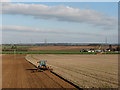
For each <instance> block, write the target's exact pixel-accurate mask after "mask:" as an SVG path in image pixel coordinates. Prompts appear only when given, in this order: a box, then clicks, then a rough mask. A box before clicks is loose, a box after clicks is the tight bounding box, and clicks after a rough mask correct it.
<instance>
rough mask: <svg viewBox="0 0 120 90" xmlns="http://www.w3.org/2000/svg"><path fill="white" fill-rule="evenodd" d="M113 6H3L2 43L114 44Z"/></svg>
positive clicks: (114, 20) (27, 4) (48, 4)
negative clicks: (106, 42)
mask: <svg viewBox="0 0 120 90" xmlns="http://www.w3.org/2000/svg"><path fill="white" fill-rule="evenodd" d="M117 9H118V6H117V2H103V3H100V2H98V3H94V2H91V3H88V2H86V3H83V2H77V3H74V2H71V3H70V2H66V3H65V2H63V3H58V2H57V3H54V2H51V3H3V4H2V31H3V33H2V37H3V38H2V39H3V40H2V42H3V43H41V42H44V41H45V39H46V40H47V42H48V43H49V42H53V43H57V42H61V43H92V42H94V43H98V42H99V43H104V42H105V40H106V38H107V41H108V43H117V38H118V35H117V34H118V29H117V18H118V12H117Z"/></svg>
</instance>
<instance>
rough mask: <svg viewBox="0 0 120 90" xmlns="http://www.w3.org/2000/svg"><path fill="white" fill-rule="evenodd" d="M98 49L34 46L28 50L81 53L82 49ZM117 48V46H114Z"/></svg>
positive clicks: (103, 47)
mask: <svg viewBox="0 0 120 90" xmlns="http://www.w3.org/2000/svg"><path fill="white" fill-rule="evenodd" d="M90 48H94V49H98V48H99V47H98V46H34V47H30V48H28V49H29V50H32V51H80V50H81V49H90ZM101 48H102V49H107V48H109V46H102V47H101ZM113 48H116V46H113Z"/></svg>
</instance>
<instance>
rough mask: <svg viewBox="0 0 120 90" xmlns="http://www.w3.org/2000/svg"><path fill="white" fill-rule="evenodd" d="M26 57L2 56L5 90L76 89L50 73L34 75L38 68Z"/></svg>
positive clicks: (15, 55) (3, 85)
mask: <svg viewBox="0 0 120 90" xmlns="http://www.w3.org/2000/svg"><path fill="white" fill-rule="evenodd" d="M25 56H26V55H24V54H21V55H19V54H11V55H10V54H6V55H5V54H4V55H3V56H2V88H3V90H4V88H11V90H19V89H12V88H75V87H73V86H72V85H71V84H69V83H67V82H65V81H64V80H62V79H60V78H59V77H57V76H55V75H54V74H52V73H50V72H49V71H44V72H34V73H33V72H32V71H33V69H36V68H35V67H34V66H33V65H32V64H30V63H29V62H28V61H26V60H25ZM5 90H6V89H5ZM7 90H8V89H7ZM22 90H23V89H22ZM32 90H33V89H32Z"/></svg>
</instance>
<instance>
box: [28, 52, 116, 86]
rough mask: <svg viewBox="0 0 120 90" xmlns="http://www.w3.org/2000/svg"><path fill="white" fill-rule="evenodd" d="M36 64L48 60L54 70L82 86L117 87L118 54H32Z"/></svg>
mask: <svg viewBox="0 0 120 90" xmlns="http://www.w3.org/2000/svg"><path fill="white" fill-rule="evenodd" d="M26 58H27V59H28V60H30V61H31V62H32V63H33V64H35V65H36V66H37V65H38V64H37V63H36V62H37V61H39V60H47V62H48V64H49V65H51V66H52V68H53V71H54V72H56V73H57V74H59V75H61V76H62V77H64V78H66V79H67V80H69V81H71V82H73V83H74V84H76V85H78V86H79V87H81V88H92V87H95V88H117V87H118V55H78V54H76V55H73V54H64V55H63V54H31V55H27V56H26Z"/></svg>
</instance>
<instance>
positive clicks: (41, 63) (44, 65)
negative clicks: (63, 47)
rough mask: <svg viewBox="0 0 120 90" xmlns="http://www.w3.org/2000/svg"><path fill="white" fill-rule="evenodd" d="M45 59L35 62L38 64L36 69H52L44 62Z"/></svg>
mask: <svg viewBox="0 0 120 90" xmlns="http://www.w3.org/2000/svg"><path fill="white" fill-rule="evenodd" d="M46 62H47V61H46V60H41V61H39V62H37V63H39V66H38V68H37V70H38V71H43V70H50V71H51V70H52V69H51V66H48V65H47V64H46Z"/></svg>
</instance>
